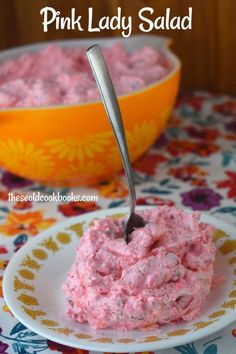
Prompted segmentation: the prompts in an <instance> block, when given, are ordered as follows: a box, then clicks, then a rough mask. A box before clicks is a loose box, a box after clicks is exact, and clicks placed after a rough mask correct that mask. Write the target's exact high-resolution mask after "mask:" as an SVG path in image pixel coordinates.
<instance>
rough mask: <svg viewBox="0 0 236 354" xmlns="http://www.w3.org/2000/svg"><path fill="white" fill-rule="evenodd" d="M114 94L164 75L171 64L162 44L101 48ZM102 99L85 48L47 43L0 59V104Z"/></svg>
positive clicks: (126, 91) (143, 84)
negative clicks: (36, 49) (158, 46)
mask: <svg viewBox="0 0 236 354" xmlns="http://www.w3.org/2000/svg"><path fill="white" fill-rule="evenodd" d="M104 55H105V59H106V60H107V63H108V66H109V69H110V72H111V76H112V79H113V81H114V85H115V88H116V92H117V94H118V95H122V94H127V93H129V92H132V91H136V90H139V89H142V88H144V87H145V86H147V85H149V84H151V83H153V82H155V81H157V80H160V79H162V78H163V77H164V76H166V75H167V74H168V73H169V72H170V69H171V64H170V62H169V61H168V60H167V58H166V57H165V55H164V54H163V53H162V51H161V50H157V49H154V48H152V47H148V46H144V47H143V48H141V49H138V50H136V51H134V52H132V53H128V52H127V51H126V50H125V49H124V47H123V46H122V45H121V44H115V45H113V46H112V47H110V48H105V49H104ZM98 99H100V96H99V93H98V90H97V87H96V83H95V81H94V79H93V76H92V73H91V70H90V66H89V64H88V61H87V57H86V50H85V49H77V48H61V47H59V46H57V45H49V46H47V47H46V48H44V49H43V50H41V51H39V52H37V53H32V52H31V53H25V54H23V55H21V56H19V57H17V58H12V59H9V60H7V61H5V62H4V63H2V64H0V108H8V107H35V106H50V105H57V104H73V103H81V102H89V101H96V100H98Z"/></svg>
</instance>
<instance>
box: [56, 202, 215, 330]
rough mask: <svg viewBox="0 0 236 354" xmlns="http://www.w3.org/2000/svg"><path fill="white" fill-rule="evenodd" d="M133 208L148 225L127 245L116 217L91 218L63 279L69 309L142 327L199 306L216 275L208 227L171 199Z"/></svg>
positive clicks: (109, 323) (99, 324) (119, 325)
mask: <svg viewBox="0 0 236 354" xmlns="http://www.w3.org/2000/svg"><path fill="white" fill-rule="evenodd" d="M139 214H140V215H141V216H142V217H143V218H144V220H145V222H146V225H145V227H144V228H140V229H136V230H135V231H133V233H132V234H131V242H130V243H129V244H128V245H127V244H126V243H125V241H124V239H123V232H124V220H122V219H120V220H115V219H103V220H96V221H94V223H93V225H92V226H91V227H90V228H89V229H88V230H87V231H86V232H85V233H84V235H83V237H82V238H81V241H80V244H79V246H78V249H77V253H76V258H75V261H74V263H73V265H72V267H71V269H70V271H69V273H68V275H67V279H66V283H65V284H64V285H63V290H64V293H65V296H66V299H67V312H68V316H69V317H71V318H73V319H75V320H77V321H79V322H88V323H89V324H90V325H91V326H92V327H94V328H100V329H101V328H113V329H120V330H131V329H135V328H137V329H142V330H147V329H152V328H156V327H158V326H159V325H163V324H166V323H170V322H176V321H178V320H180V319H183V320H185V321H191V320H192V319H194V318H196V317H197V316H198V315H199V314H200V312H201V309H202V307H203V305H204V303H205V301H206V297H207V295H208V294H209V292H210V289H211V286H212V284H213V280H214V279H213V278H214V262H215V251H216V249H215V246H214V244H213V240H212V236H213V232H214V227H213V226H212V225H209V224H206V223H203V222H200V214H199V213H198V212H194V213H192V214H190V213H186V212H183V211H181V210H178V209H176V208H174V207H167V206H165V207H159V208H153V209H148V210H145V211H139Z"/></svg>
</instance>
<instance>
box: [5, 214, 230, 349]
mask: <svg viewBox="0 0 236 354" xmlns="http://www.w3.org/2000/svg"><path fill="white" fill-rule="evenodd" d="M126 212H127V208H116V209H108V210H100V211H96V212H93V213H89V214H84V215H81V216H79V217H75V218H70V219H68V220H66V221H65V222H62V223H58V224H57V225H55V226H54V227H52V228H50V229H49V230H47V231H45V232H43V233H42V234H41V235H38V236H37V237H35V238H34V239H32V240H30V241H29V242H28V243H27V244H26V245H25V246H24V247H23V248H22V249H21V250H19V251H18V252H17V253H16V254H15V256H14V257H13V258H12V260H11V262H10V263H9V265H8V267H7V269H6V271H5V274H4V280H3V292H4V297H5V300H6V303H7V305H8V306H9V308H10V310H11V311H12V312H13V314H14V315H15V317H16V318H17V319H18V320H19V321H21V322H22V323H23V324H24V325H25V326H27V327H28V328H30V329H31V330H33V331H35V332H36V333H38V334H40V335H42V336H43V337H46V338H48V339H51V340H53V341H55V342H58V343H61V344H65V345H68V346H71V347H76V348H81V349H87V350H92V351H103V352H104V351H105V352H142V351H150V350H156V349H164V348H169V347H175V346H178V345H181V344H184V343H187V342H191V341H195V340H197V339H200V338H202V337H205V336H208V335H210V334H212V333H214V332H216V331H218V330H220V329H221V328H223V327H225V326H227V325H228V324H229V323H230V322H232V321H234V320H235V318H236V313H235V310H234V307H236V269H235V268H236V267H235V265H236V232H235V229H234V228H233V227H231V226H229V225H227V224H225V223H224V222H222V221H220V220H217V219H215V218H212V217H209V216H206V215H205V216H202V220H203V221H205V222H209V223H211V224H214V225H215V226H216V227H217V229H219V230H218V231H217V232H216V234H215V241H216V245H217V249H218V250H217V259H216V274H217V275H225V276H227V281H226V282H224V283H223V284H220V285H219V286H217V287H216V288H215V289H213V290H212V291H211V294H210V295H209V297H208V299H207V303H206V305H205V307H204V309H203V311H202V314H201V316H199V317H198V318H197V319H195V320H194V321H192V322H179V323H178V324H175V325H174V324H172V325H166V326H163V327H161V329H160V330H152V331H145V332H144V331H138V330H136V331H127V332H122V331H115V330H98V331H96V330H94V329H92V328H90V327H89V326H88V325H87V324H78V323H76V322H74V321H72V320H70V319H68V318H67V317H66V316H65V309H66V303H65V299H64V296H63V292H62V290H61V285H62V283H63V282H64V281H65V278H66V273H67V271H68V270H69V268H70V266H71V264H72V262H73V260H74V256H75V251H76V247H77V245H78V243H79V237H80V236H81V234H82V232H83V230H84V229H85V228H86V227H88V225H89V223H91V221H92V220H93V219H95V218H104V217H105V216H108V215H111V216H113V217H119V216H121V215H120V214H124V213H126ZM220 230H222V231H220Z"/></svg>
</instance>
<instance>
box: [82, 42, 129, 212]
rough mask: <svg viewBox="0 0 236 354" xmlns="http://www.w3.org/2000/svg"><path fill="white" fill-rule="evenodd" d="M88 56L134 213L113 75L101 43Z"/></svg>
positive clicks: (88, 51) (126, 152) (93, 47)
mask: <svg viewBox="0 0 236 354" xmlns="http://www.w3.org/2000/svg"><path fill="white" fill-rule="evenodd" d="M87 57H88V60H89V63H90V66H91V68H92V71H93V75H94V77H95V79H96V82H97V86H98V89H99V92H100V95H101V98H102V101H103V104H104V106H105V109H106V113H107V116H108V119H109V121H110V123H111V126H112V129H113V132H114V135H115V138H116V141H117V144H118V147H119V150H120V153H121V156H122V161H123V166H124V170H125V174H126V177H127V180H128V188H129V194H130V209H131V213H134V209H135V202H136V195H135V186H134V180H133V172H132V168H131V163H130V159H129V153H128V147H127V142H126V137H125V132H124V126H123V122H122V118H121V112H120V107H119V103H118V100H117V96H116V93H115V89H114V86H113V83H112V81H111V77H110V74H109V71H108V68H107V65H106V63H105V60H104V57H103V54H102V50H101V48H100V47H99V45H94V46H92V47H90V48H89V49H88V50H87Z"/></svg>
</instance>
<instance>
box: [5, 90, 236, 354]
mask: <svg viewBox="0 0 236 354" xmlns="http://www.w3.org/2000/svg"><path fill="white" fill-rule="evenodd" d="M134 168H135V179H136V184H137V196H138V200H137V202H138V204H140V205H144V204H146V205H163V204H168V205H176V206H178V207H184V208H189V209H190V210H200V211H203V212H206V213H209V214H211V215H213V216H215V217H217V218H222V219H223V220H225V221H226V222H228V223H230V224H232V225H234V226H236V100H234V99H233V98H230V97H227V96H222V95H213V94H210V93H206V92H194V93H182V94H181V95H180V97H179V99H178V102H177V104H176V108H175V111H174V112H173V115H172V118H171V120H170V122H169V124H168V128H167V129H166V131H165V133H164V134H163V135H162V136H161V138H160V139H159V140H158V141H157V142H156V143H155V144H154V145H153V147H152V148H151V149H150V150H149V152H148V153H147V154H146V155H145V156H143V157H142V158H140V159H139V160H138V161H137V162H136V163H135V164H134ZM10 191H12V192H14V193H20V194H22V193H26V194H30V193H32V192H33V191H36V192H37V191H40V192H41V193H45V194H52V193H53V192H56V193H57V192H60V193H61V194H68V193H70V192H71V191H72V189H68V188H61V189H52V188H48V187H44V186H41V185H38V184H35V183H32V182H31V181H28V180H24V179H22V178H18V177H16V176H13V175H12V174H10V173H8V172H6V171H1V172H0V272H1V273H0V327H1V330H0V354H4V353H21V354H24V353H32V354H33V353H35V354H36V353H45V354H48V353H52V352H59V353H81V354H82V353H87V354H88V352H87V351H86V350H80V349H73V348H69V347H66V346H63V345H60V344H57V343H54V342H51V341H49V340H46V339H44V338H41V337H39V336H38V335H35V334H34V333H33V332H32V331H30V330H28V329H27V328H25V327H24V326H23V325H22V324H20V323H19V322H18V321H17V320H16V319H15V318H14V317H13V316H12V314H11V313H10V311H9V309H8V308H7V306H6V304H5V303H4V299H3V297H2V290H1V284H2V275H3V272H4V269H5V267H6V266H7V263H8V262H9V260H10V258H11V257H12V255H13V254H14V252H16V251H17V250H18V249H19V248H20V247H22V246H23V245H24V243H25V242H27V240H29V239H30V238H32V237H37V236H36V235H37V234H38V233H39V232H41V231H42V230H43V229H45V228H47V227H50V226H51V225H53V224H54V223H55V222H59V221H62V220H63V219H65V218H67V217H70V216H75V215H79V214H81V213H85V212H88V211H92V210H96V209H99V208H107V207H108V208H112V207H117V206H123V205H127V201H128V200H127V188H126V184H125V179H124V176H123V175H122V174H121V175H119V176H117V177H116V178H114V179H113V180H112V181H110V182H106V181H104V183H101V184H100V185H97V186H94V187H93V188H89V189H88V188H76V189H75V188H73V192H74V193H75V194H79V195H85V194H87V195H92V194H96V195H98V197H99V200H98V202H96V203H95V202H86V203H85V202H84V203H82V202H70V203H46V202H41V203H40V202H38V203H31V202H15V203H13V202H9V201H8V193H9V192H10ZM235 319H236V312H235ZM174 353H175V354H177V353H182V354H215V353H228V354H235V353H236V322H234V323H233V324H231V325H230V326H228V327H227V328H225V329H224V330H222V331H220V332H218V333H215V334H214V335H212V336H210V337H207V338H204V339H203V340H200V341H197V342H196V343H190V344H186V345H183V346H180V347H176V348H172V349H168V350H160V351H158V354H174Z"/></svg>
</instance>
